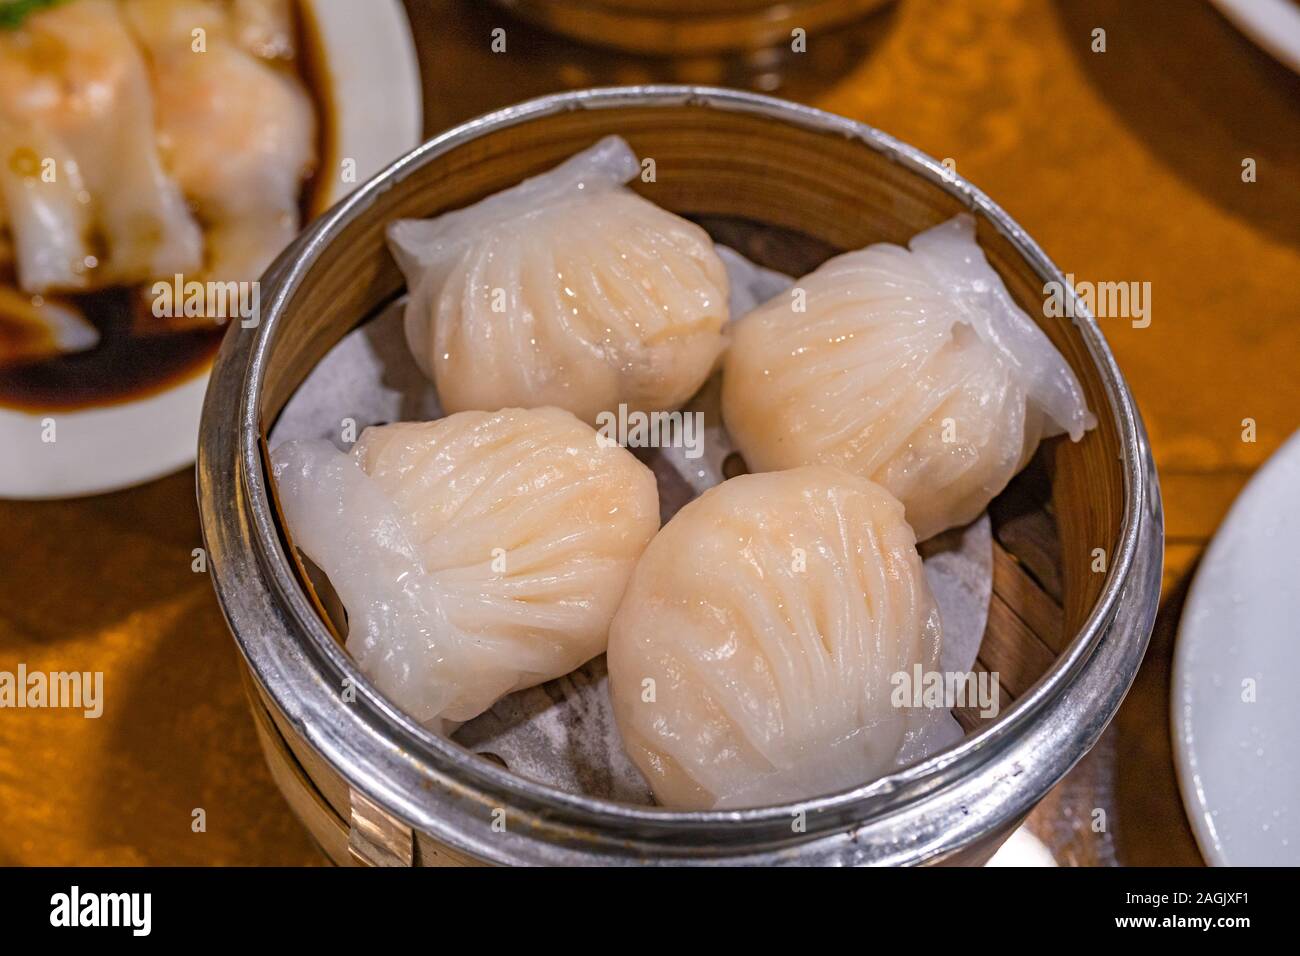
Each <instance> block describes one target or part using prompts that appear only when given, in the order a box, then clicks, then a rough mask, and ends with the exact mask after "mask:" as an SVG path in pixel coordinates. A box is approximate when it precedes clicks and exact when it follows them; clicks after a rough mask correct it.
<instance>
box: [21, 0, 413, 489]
mask: <svg viewBox="0 0 1300 956" xmlns="http://www.w3.org/2000/svg"><path fill="white" fill-rule="evenodd" d="M305 2H306V5H307V6H308V8H309V9H310V11H311V13H312V14H313V17H314V20H315V22H316V25H317V27H318V28H319V37H320V46H321V51H322V53H323V54H324V59H325V61H326V63H325V66H326V72H327V74H328V79H327V83H328V87H329V91H330V98H331V105H332V107H333V120H334V123H335V127H334V128H335V137H334V143H335V146H336V148H335V150H334V152H335V153H336V154H337V157H338V158H340V159H343V158H348V159H353V160H355V161H356V172H357V176H356V179H357V182H358V183H361V182H365V181H366V180H367V179H368V178H370V176H372V175H373V174H374V173H377V172H378V171H379V170H381V169H382V168H383V167H384V166H386V165H387V164H388V163H389V162H391V161H392V160H394V159H396V158H397V157H398V156H400V155H402V154H403V153H405V152H407V151H408V150H410V149H412V148H413V147H414V146H416V145H417V144H418V143H419V141H420V138H421V129H422V126H423V118H422V105H421V96H420V68H419V63H418V61H417V59H416V54H415V41H414V38H413V37H412V36H411V28H410V24H409V23H408V21H407V19H406V12H405V10H404V9H403V7H402V4H401V0H305ZM329 181H330V182H331V183H333V186H332V187H331V194H330V195H329V196H328V201H329V203H330V204H332V203H334V202H337V201H338V200H339V199H341V198H342V197H343V196H344V194H345V193H346V192H347V191H348V190H349V189H352V188H355V187H354V184H351V183H349V184H344V183H343V182H342V181H341V177H340V176H337V175H334V176H330V177H329ZM207 382H208V370H207V369H206V368H205V369H203V370H202V371H201V372H200V373H199V374H197V375H194V376H192V377H191V378H189V379H187V380H184V381H181V382H178V383H177V384H176V385H174V386H172V387H170V388H168V389H167V390H166V391H163V392H160V393H158V394H155V395H151V396H148V397H145V398H141V399H138V400H135V401H131V402H124V403H121V404H117V405H108V406H104V407H102V408H90V409H85V410H77V411H73V412H47V413H41V412H23V411H17V410H13V409H4V408H0V448H3V449H4V453H3V454H2V455H0V498H68V497H74V496H77V495H88V494H97V493H100V492H105V491H113V490H116V489H119V488H125V487H128V486H130V485H135V484H140V483H142V482H145V481H149V480H151V479H154V478H158V477H161V476H162V475H166V474H170V473H171V472H173V471H176V470H177V469H180V468H184V467H186V466H187V465H189V464H191V463H192V462H193V461H194V450H195V445H196V444H197V441H198V430H199V413H200V411H201V409H202V406H203V394H204V391H205V390H206V388H207ZM51 421H52V422H53V426H54V432H53V435H54V438H55V440H54V441H49V440H48V437H49V428H48V426H49V424H50V422H51Z"/></svg>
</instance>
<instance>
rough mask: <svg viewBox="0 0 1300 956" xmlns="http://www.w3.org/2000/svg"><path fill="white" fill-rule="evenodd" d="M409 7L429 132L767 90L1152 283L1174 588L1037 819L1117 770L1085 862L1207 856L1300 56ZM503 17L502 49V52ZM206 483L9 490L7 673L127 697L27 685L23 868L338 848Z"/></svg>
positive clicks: (991, 1)
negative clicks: (1200, 742) (1225, 600)
mask: <svg viewBox="0 0 1300 956" xmlns="http://www.w3.org/2000/svg"><path fill="white" fill-rule="evenodd" d="M408 8H409V10H410V13H411V17H412V22H413V27H414V30H415V32H416V36H417V39H418V43H419V48H420V56H421V66H422V68H423V72H424V76H425V98H426V111H425V113H426V128H427V130H428V131H429V132H434V131H437V130H440V129H443V128H445V127H446V126H448V125H450V124H452V123H455V122H457V121H460V120H463V119H466V118H468V117H471V116H473V115H476V114H478V113H480V112H483V111H485V110H487V109H490V108H493V107H497V106H502V105H506V104H508V103H511V102H516V101H519V100H522V99H525V98H528V97H530V96H533V95H538V94H541V93H546V92H551V91H556V90H562V89H569V88H575V87H581V86H590V85H597V84H615V83H636V82H646V81H654V80H659V81H688V82H703V83H717V84H722V85H735V86H751V87H753V88H758V89H762V90H766V91H769V92H773V93H776V94H777V95H783V96H787V97H790V98H792V99H798V100H803V101H805V102H809V103H812V104H814V105H816V106H820V107H823V108H825V109H829V110H833V111H835V112H838V113H842V114H844V115H846V116H851V117H854V118H856V119H861V120H865V121H867V122H869V123H871V124H873V125H876V126H879V127H881V128H882V129H885V130H887V131H888V132H890V133H892V134H893V135H895V136H897V137H899V138H901V139H903V140H905V141H908V142H910V143H913V144H915V145H916V146H918V147H920V148H921V149H922V150H925V151H926V152H928V153H930V154H932V155H934V156H937V157H940V158H945V157H947V158H952V159H953V160H955V162H956V168H957V170H958V171H959V172H960V173H961V174H963V175H964V176H966V177H968V178H969V179H971V180H972V181H974V182H975V183H976V184H978V185H979V186H981V187H982V188H983V189H984V190H985V191H986V192H988V193H989V194H990V195H991V196H993V197H994V199H996V200H997V201H998V202H1000V203H1001V204H1002V205H1003V206H1004V207H1005V208H1006V209H1007V210H1008V211H1009V212H1010V213H1011V215H1012V216H1014V217H1015V218H1016V219H1018V220H1019V221H1020V222H1021V223H1022V224H1023V225H1024V226H1025V227H1026V228H1027V229H1028V230H1029V232H1030V233H1031V234H1032V235H1033V236H1035V237H1036V238H1037V239H1038V241H1039V242H1040V243H1041V244H1042V246H1043V247H1044V248H1045V249H1046V250H1047V252H1048V254H1049V255H1050V256H1052V257H1053V258H1054V259H1055V261H1056V262H1057V263H1058V265H1060V266H1061V268H1062V270H1063V271H1065V272H1069V273H1073V274H1074V275H1075V276H1076V278H1077V279H1078V280H1089V281H1093V282H1101V281H1124V282H1129V281H1136V282H1149V283H1150V284H1151V285H1150V288H1151V290H1152V295H1151V304H1152V310H1151V323H1150V325H1149V327H1147V328H1133V327H1132V326H1131V324H1130V323H1129V322H1128V321H1126V320H1123V319H1107V320H1104V321H1103V323H1102V325H1103V330H1104V331H1105V333H1106V335H1107V338H1108V339H1109V341H1110V343H1111V346H1112V348H1113V349H1114V351H1115V355H1116V357H1117V359H1118V361H1119V364H1120V366H1121V368H1122V369H1123V371H1124V374H1125V375H1126V377H1127V378H1128V381H1129V382H1130V384H1131V386H1132V388H1133V391H1134V393H1135V394H1136V396H1137V399H1138V404H1139V405H1140V407H1141V409H1142V413H1143V415H1144V417H1145V419H1146V423H1147V427H1148V429H1149V430H1150V433H1151V441H1152V445H1153V447H1154V449H1155V454H1156V459H1157V462H1158V465H1159V469H1160V480H1161V485H1162V487H1163V490H1164V496H1165V509H1166V511H1165V514H1166V530H1167V535H1168V547H1167V550H1166V570H1165V599H1164V603H1163V609H1162V612H1161V616H1160V620H1159V623H1158V625H1157V630H1156V635H1155V637H1154V639H1153V642H1152V646H1151V651H1150V653H1149V654H1148V658H1147V661H1146V663H1145V664H1144V666H1143V670H1142V672H1141V674H1140V675H1139V677H1138V681H1137V684H1136V686H1135V688H1134V690H1133V692H1132V693H1131V694H1130V695H1129V698H1128V700H1127V701H1126V702H1125V705H1124V709H1123V710H1122V711H1121V713H1120V716H1119V718H1118V719H1117V720H1116V722H1115V723H1114V724H1113V725H1112V727H1111V729H1110V730H1109V731H1108V733H1107V736H1106V738H1105V739H1104V742H1103V745H1102V748H1101V750H1100V751H1099V757H1098V758H1097V760H1091V759H1090V761H1089V762H1087V763H1085V764H1084V765H1081V767H1080V768H1079V770H1077V771H1076V772H1075V773H1074V774H1073V775H1072V777H1071V778H1067V781H1066V782H1065V783H1064V784H1063V785H1062V788H1061V791H1060V793H1058V794H1056V795H1054V797H1053V799H1052V800H1050V801H1049V802H1048V803H1047V804H1046V805H1045V806H1044V807H1043V808H1041V809H1040V810H1039V811H1038V812H1036V814H1035V817H1034V818H1033V821H1032V823H1033V826H1034V828H1035V829H1036V830H1037V831H1038V832H1040V834H1047V835H1049V842H1051V843H1053V844H1054V845H1063V844H1069V842H1070V841H1069V839H1068V838H1067V839H1065V840H1054V839H1050V834H1051V833H1052V832H1054V831H1055V830H1058V829H1059V828H1061V827H1062V826H1064V827H1066V828H1067V829H1068V828H1069V827H1072V826H1074V824H1073V823H1072V822H1071V819H1067V818H1072V817H1073V816H1074V813H1075V810H1077V809H1080V808H1081V809H1084V810H1086V809H1087V806H1086V803H1087V799H1086V798H1084V797H1080V796H1078V795H1079V794H1090V793H1092V792H1093V791H1094V790H1095V789H1096V786H1095V783H1094V782H1090V781H1089V780H1088V777H1089V775H1096V774H1097V773H1099V772H1100V773H1102V774H1103V776H1105V777H1106V782H1105V783H1104V784H1103V787H1104V788H1105V789H1107V791H1108V792H1107V793H1106V794H1105V795H1104V800H1105V801H1106V802H1107V803H1108V805H1110V806H1112V807H1114V808H1115V810H1114V815H1115V819H1114V822H1113V825H1112V827H1111V829H1110V831H1109V832H1108V834H1107V837H1106V839H1105V840H1104V841H1103V842H1102V844H1101V845H1100V849H1098V848H1097V847H1095V846H1094V847H1093V848H1091V849H1089V850H1088V851H1087V852H1082V851H1080V852H1078V853H1075V852H1072V851H1067V852H1065V853H1064V854H1058V855H1060V856H1061V857H1062V862H1074V861H1076V860H1077V861H1090V862H1116V861H1118V862H1125V863H1146V864H1161V863H1183V862H1196V861H1198V859H1199V857H1198V855H1197V853H1196V850H1195V846H1194V844H1193V843H1192V841H1191V837H1190V833H1189V831H1188V828H1187V824H1186V820H1185V818H1184V817H1183V814H1182V810H1181V804H1180V802H1179V799H1178V795H1177V791H1176V785H1175V781H1174V777H1173V770H1172V765H1171V763H1170V757H1169V751H1170V743H1169V734H1168V729H1167V728H1168V679H1169V669H1170V658H1171V648H1172V642H1173V636H1174V630H1175V627H1176V623H1177V617H1178V613H1179V610H1180V607H1181V603H1182V600H1183V597H1184V595H1185V593H1186V587H1187V583H1188V580H1189V576H1190V574H1191V572H1192V571H1193V570H1194V567H1195V564H1196V561H1197V558H1198V557H1199V555H1200V554H1201V552H1202V550H1203V548H1204V547H1205V544H1206V542H1207V540H1208V539H1209V537H1210V536H1211V534H1212V533H1213V531H1214V530H1215V527H1216V526H1217V525H1218V523H1219V521H1220V520H1221V518H1222V516H1223V514H1224V513H1225V511H1226V509H1227V507H1228V505H1229V504H1230V503H1231V501H1232V499H1233V497H1234V496H1235V495H1236V493H1237V492H1238V491H1239V490H1240V488H1241V487H1242V485H1243V483H1244V482H1245V481H1246V479H1247V478H1248V477H1249V476H1250V474H1251V472H1252V471H1254V469H1255V468H1257V467H1258V466H1259V465H1260V464H1261V463H1262V462H1263V461H1264V460H1265V459H1266V458H1267V457H1268V456H1269V454H1270V453H1271V452H1272V451H1273V450H1274V449H1276V448H1277V447H1278V445H1279V444H1280V443H1281V442H1282V441H1283V440H1284V439H1285V438H1286V437H1287V436H1288V435H1289V434H1290V433H1291V432H1292V431H1294V430H1295V429H1296V428H1297V427H1298V426H1300V374H1298V372H1300V305H1297V295H1296V290H1297V289H1300V77H1297V76H1295V75H1292V74H1291V73H1289V72H1288V71H1287V70H1285V69H1284V68H1282V67H1281V66H1279V65H1277V64H1276V63H1274V62H1273V61H1272V60H1270V59H1269V58H1268V57H1267V56H1266V55H1265V54H1263V53H1262V52H1260V51H1259V50H1257V49H1256V48H1255V47H1254V46H1252V45H1251V44H1250V43H1249V42H1248V41H1247V40H1246V39H1244V38H1243V37H1242V36H1241V35H1239V34H1238V33H1237V32H1236V31H1235V30H1234V28H1233V27H1232V26H1230V25H1229V24H1228V23H1227V22H1226V21H1225V20H1223V19H1222V18H1221V17H1220V16H1219V15H1218V14H1217V13H1216V12H1215V11H1214V9H1213V7H1212V6H1211V5H1210V4H1208V3H1206V2H1202V0H1168V2H1162V3H1159V4H1155V3H1134V2H1131V0H901V2H899V3H897V4H896V5H894V6H893V7H891V8H889V9H887V10H885V11H883V12H881V13H879V14H876V15H874V16H873V17H871V18H869V19H868V20H866V21H865V22H863V23H861V24H859V25H855V26H853V27H851V28H848V29H844V30H841V31H838V32H835V33H829V34H825V35H822V34H817V33H814V34H812V35H811V36H810V37H809V39H808V52H807V53H805V54H792V53H787V54H785V55H764V56H756V57H752V58H748V59H746V60H743V61H728V62H721V61H713V60H700V61H695V62H688V63H669V62H666V61H655V60H638V59H634V58H628V57H620V56H616V55H611V54H608V53H603V52H598V51H592V50H588V49H584V48H582V47H579V46H576V45H574V44H571V43H569V42H567V41H564V40H560V39H557V38H554V37H551V36H549V35H547V34H544V33H542V32H540V31H538V30H535V29H532V28H529V27H526V26H524V25H522V24H520V23H518V22H516V21H514V20H513V19H511V17H510V16H509V15H507V14H506V13H503V12H500V11H498V10H496V9H495V8H493V7H490V6H487V5H484V4H478V3H474V2H471V0H464V2H454V0H408ZM498 26H501V27H504V28H505V29H506V31H507V52H506V53H504V54H493V53H491V52H490V50H489V42H490V33H491V31H492V29H493V28H494V27H498ZM1097 28H1101V29H1104V30H1105V31H1106V50H1105V52H1104V53H1099V52H1093V50H1092V46H1093V31H1094V30H1095V29H1097ZM1246 159H1253V160H1255V164H1256V169H1257V181H1256V182H1253V183H1247V182H1243V181H1242V164H1243V161H1244V160H1246ZM1247 418H1249V419H1253V420H1254V421H1255V422H1256V424H1257V440H1256V441H1254V442H1246V441H1243V440H1242V421H1243V419H1247ZM193 488H194V485H193V474H192V473H191V472H189V471H186V472H183V473H181V474H177V475H173V476H171V477H168V478H165V479H163V480H161V481H157V482H154V483H152V484H150V485H147V486H144V487H141V488H137V489H134V490H131V491H126V492H121V493H118V494H112V495H106V496H102V497H98V498H92V499H83V500H78V501H66V502H56V503H38V504H33V503H14V502H0V527H4V529H5V533H4V534H3V536H0V670H10V671H12V670H14V669H16V667H17V664H18V663H19V662H24V663H26V665H27V667H28V668H29V670H92V671H93V670H102V671H103V672H104V673H105V698H106V705H105V710H104V714H103V716H102V717H101V718H100V719H98V720H87V719H83V718H82V717H81V716H79V715H73V714H72V713H69V712H66V711H55V710H43V711H42V710H24V711H15V710H4V711H0V864H5V863H10V864H12V863H26V864H37V863H44V864H78V863H84V864H164V863H172V864H185V863H221V864H234V863H246V864H270V863H276V864H309V863H319V862H320V858H319V856H318V855H317V853H316V851H315V849H314V848H313V847H312V845H311V844H310V842H309V841H308V839H307V837H306V836H305V834H304V833H303V831H302V830H301V829H300V828H299V826H298V824H297V822H296V821H295V820H294V819H293V817H292V816H291V815H290V813H289V810H288V808H287V806H286V805H285V804H284V802H283V801H282V800H281V798H280V796H279V794H278V792H277V791H276V789H275V787H274V785H273V784H272V782H271V780H270V777H269V775H268V773H267V771H266V770H265V769H264V766H263V763H262V759H261V755H260V753H259V751H258V747H257V742H256V739H255V737H254V731H253V725H252V723H251V721H250V719H249V716H248V713H247V711H246V707H245V703H244V699H243V693H242V691H241V688H240V683H239V677H238V673H237V671H236V667H235V654H236V651H235V648H234V645H233V643H232V642H231V640H230V638H229V636H228V634H227V633H226V630H225V626H224V624H223V622H222V619H221V615H220V613H219V611H218V609H217V606H216V603H215V601H214V599H213V596H212V590H211V586H210V584H209V582H208V579H207V576H206V575H205V574H199V573H194V572H193V571H192V570H191V567H190V565H191V550H192V549H193V548H196V547H198V546H199V545H200V543H201V542H200V538H199V528H198V519H197V514H196V511H195V506H194V490H193ZM1099 767H1100V768H1101V769H1100V770H1099V769H1098V768H1099ZM1071 788H1073V791H1072V790H1071ZM1072 793H1073V795H1072ZM1080 799H1083V800H1084V803H1083V804H1081V805H1079V800H1080ZM1071 804H1075V805H1077V806H1074V807H1071ZM1063 807H1065V809H1063ZM196 808H202V809H203V810H204V811H205V814H206V824H207V825H206V831H205V832H197V833H196V832H194V830H193V829H192V827H191V822H192V819H193V811H194V810H195V809H196Z"/></svg>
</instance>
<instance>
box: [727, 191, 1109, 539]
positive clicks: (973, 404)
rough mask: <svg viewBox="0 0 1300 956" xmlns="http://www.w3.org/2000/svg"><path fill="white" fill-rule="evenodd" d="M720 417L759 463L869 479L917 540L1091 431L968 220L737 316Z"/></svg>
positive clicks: (836, 262) (965, 517) (868, 254)
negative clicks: (1063, 439)
mask: <svg viewBox="0 0 1300 956" xmlns="http://www.w3.org/2000/svg"><path fill="white" fill-rule="evenodd" d="M723 416H724V418H725V420H726V425H727V430H728V432H729V433H730V435H731V437H732V439H733V441H734V442H735V443H736V445H737V446H738V447H739V449H740V450H741V452H742V453H743V454H744V457H745V460H746V462H747V463H748V465H749V467H750V469H751V470H755V471H768V470H774V469H779V468H792V467H796V466H799V465H805V464H811V463H814V462H817V463H825V464H833V465H837V466H839V467H841V468H844V469H845V470H847V471H851V472H853V473H854V474H858V475H862V476H864V477H867V478H871V479H872V480H873V481H876V482H879V483H880V484H881V485H883V486H884V487H886V488H887V489H889V491H891V492H892V493H893V494H894V495H895V496H896V497H898V498H899V499H900V500H901V501H902V502H903V504H904V506H905V507H906V510H907V518H908V521H909V522H910V523H911V524H912V526H913V528H914V529H915V530H916V534H917V537H918V538H921V539H924V538H928V537H930V536H932V535H934V534H937V533H938V532H940V531H942V530H944V529H945V528H950V527H954V526H957V525H962V524H966V523H967V522H969V521H972V520H973V519H974V518H976V517H977V516H978V515H979V514H980V512H981V511H983V510H984V508H985V507H986V506H987V505H988V503H989V501H991V500H992V499H993V498H994V497H995V496H996V495H997V494H998V493H999V492H1000V491H1001V490H1002V489H1003V488H1004V487H1006V484H1007V482H1008V481H1009V480H1010V479H1011V477H1012V476H1013V475H1014V474H1015V473H1016V472H1017V471H1019V470H1020V469H1021V468H1022V467H1024V465H1025V464H1026V462H1028V460H1029V458H1030V457H1032V455H1033V453H1034V450H1035V449H1036V448H1037V447H1038V443H1039V441H1040V439H1041V438H1043V437H1046V436H1048V435H1052V434H1056V433H1059V432H1062V431H1064V432H1068V433H1069V435H1070V437H1071V438H1072V439H1074V440H1076V441H1077V440H1079V439H1080V438H1081V437H1082V436H1083V433H1084V431H1085V429H1087V428H1089V427H1091V426H1092V424H1093V422H1094V420H1093V418H1092V416H1091V414H1090V413H1089V411H1088V408H1087V405H1086V403H1085V400H1084V397H1083V391H1082V389H1081V388H1080V386H1079V382H1078V380H1077V379H1076V378H1075V376H1074V373H1073V372H1072V371H1071V369H1070V367H1069V365H1068V364H1066V362H1065V360H1064V359H1063V358H1062V357H1061V355H1060V353H1058V352H1057V351H1056V349H1055V348H1054V347H1053V346H1052V344H1051V342H1050V340H1049V339H1048V338H1047V336H1046V335H1045V334H1044V333H1043V332H1042V330H1041V329H1039V328H1038V326H1037V325H1035V324H1034V322H1033V321H1032V320H1031V319H1030V318H1029V316H1027V315H1026V314H1025V313H1024V312H1023V311H1022V310H1021V309H1020V308H1019V307H1018V306H1017V305H1016V304H1015V302H1014V301H1013V300H1012V299H1011V296H1010V294H1009V293H1008V292H1007V289H1006V287H1005V286H1004V285H1003V283H1002V280H1001V279H1000V278H999V277H998V275H997V273H995V272H994V271H993V269H992V268H991V267H990V266H989V264H988V261H987V260H986V259H985V257H984V253H983V252H982V251H981V250H980V248H979V246H978V245H977V244H976V242H975V229H974V221H973V220H972V219H971V218H970V217H969V216H964V215H963V216H958V217H957V218H955V219H952V220H950V221H948V222H946V223H943V224H942V225H939V226H936V227H934V228H933V229H930V230H927V231H926V232H923V233H921V234H919V235H917V236H916V237H915V238H913V240H912V241H911V243H910V248H909V249H904V248H902V247H900V246H895V245H891V244H888V243H881V244H878V245H873V246H869V247H867V248H865V249H861V250H858V251H856V252H850V253H846V254H844V255H841V256H837V257H835V258H834V259H831V260H830V261H829V262H827V263H825V264H824V265H823V266H821V267H820V268H819V269H817V270H816V271H815V272H813V273H812V274H810V275H807V276H805V277H804V278H803V279H801V280H799V281H798V282H796V283H795V286H794V288H793V289H792V290H791V291H790V292H788V293H785V294H782V295H778V296H777V297H776V298H774V299H772V300H771V301H769V302H767V303H765V304H764V305H761V306H759V307H758V308H757V309H755V310H754V311H753V312H751V313H749V314H748V315H747V316H745V317H744V318H743V319H741V320H740V321H739V322H738V323H736V325H735V326H734V327H733V330H732V346H731V350H730V352H729V353H728V357H727V361H726V366H725V372H724V376H723Z"/></svg>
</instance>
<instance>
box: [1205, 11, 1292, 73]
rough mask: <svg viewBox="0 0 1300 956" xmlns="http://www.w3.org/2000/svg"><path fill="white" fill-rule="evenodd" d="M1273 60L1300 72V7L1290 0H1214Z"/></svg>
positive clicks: (1232, 21)
mask: <svg viewBox="0 0 1300 956" xmlns="http://www.w3.org/2000/svg"><path fill="white" fill-rule="evenodd" d="M1211 2H1212V3H1213V4H1214V5H1215V6H1216V7H1218V8H1219V12H1220V13H1222V14H1223V15H1224V16H1225V17H1227V19H1228V20H1229V21H1230V22H1231V23H1232V24H1233V26H1235V27H1236V28H1237V29H1238V30H1240V31H1241V32H1242V33H1244V34H1246V36H1247V37H1249V38H1250V39H1251V40H1253V41H1254V42H1255V44H1256V45H1257V46H1259V47H1261V48H1263V49H1264V50H1265V51H1267V52H1268V53H1269V54H1270V55H1271V56H1272V57H1273V58H1274V59H1276V60H1278V61H1280V62H1282V63H1284V64H1286V65H1287V66H1289V67H1290V68H1291V69H1293V70H1295V71H1296V72H1297V73H1300V6H1296V5H1295V4H1294V3H1292V2H1291V0H1211Z"/></svg>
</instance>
